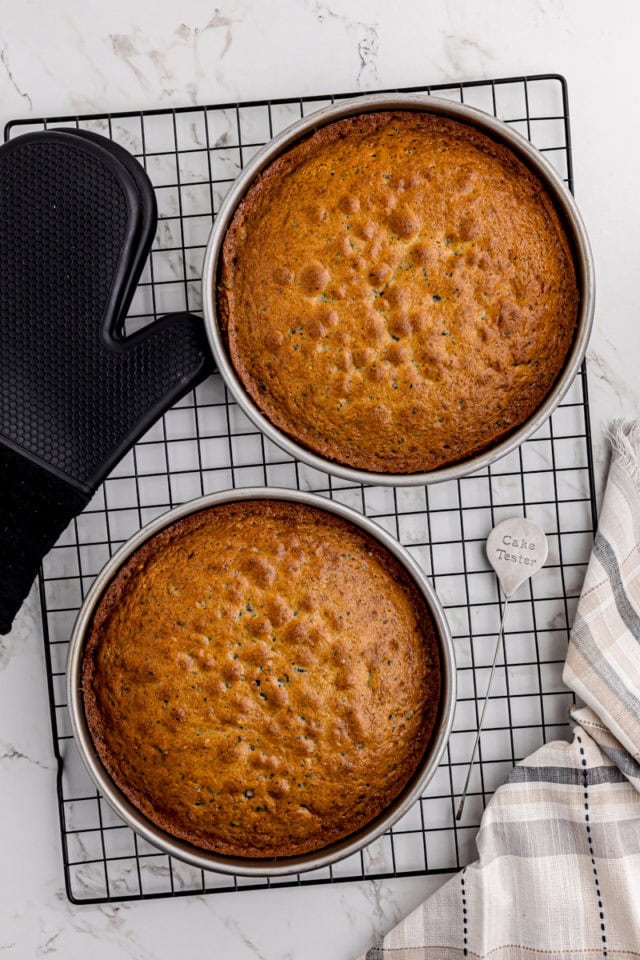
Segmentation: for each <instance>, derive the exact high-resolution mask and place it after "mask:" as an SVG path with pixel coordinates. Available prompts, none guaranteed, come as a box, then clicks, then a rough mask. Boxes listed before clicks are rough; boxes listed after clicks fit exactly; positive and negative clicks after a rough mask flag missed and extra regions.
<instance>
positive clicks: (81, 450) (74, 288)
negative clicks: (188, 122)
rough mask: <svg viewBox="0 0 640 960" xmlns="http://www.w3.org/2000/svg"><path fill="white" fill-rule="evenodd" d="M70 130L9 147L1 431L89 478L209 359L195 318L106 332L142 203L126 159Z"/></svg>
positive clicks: (1, 241)
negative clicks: (136, 203) (126, 336)
mask: <svg viewBox="0 0 640 960" xmlns="http://www.w3.org/2000/svg"><path fill="white" fill-rule="evenodd" d="M68 140H69V142H68V143H65V142H64V139H63V138H62V139H61V138H60V136H59V135H47V134H46V133H43V134H40V135H38V137H36V138H33V137H26V138H24V139H22V140H21V141H20V142H19V143H16V142H14V143H12V144H10V145H9V146H8V147H4V148H2V149H0V197H1V198H2V218H1V219H0V285H1V294H2V295H1V298H0V331H1V333H0V335H1V337H2V348H1V349H0V436H4V438H5V439H8V440H9V441H11V442H12V443H13V444H15V445H17V446H18V447H19V448H20V449H21V450H23V451H24V452H25V454H27V455H28V456H31V457H32V458H34V459H35V460H37V461H39V462H40V463H42V464H45V465H49V466H51V467H54V468H56V469H57V470H58V471H61V472H62V473H63V474H64V475H65V476H67V477H69V478H71V479H72V480H74V481H76V482H79V483H82V484H84V485H86V486H88V487H90V486H94V485H95V484H96V483H97V482H98V481H99V480H100V479H102V476H103V475H104V473H105V472H106V470H107V469H108V468H109V467H110V466H111V465H112V464H113V462H114V460H116V459H118V457H119V455H120V454H121V453H122V452H124V450H125V449H126V447H127V446H128V444H129V443H130V442H133V440H134V439H135V438H136V436H137V435H138V434H139V433H140V431H141V429H143V428H144V426H145V425H146V424H147V423H148V422H150V420H151V419H152V418H153V416H154V415H159V414H160V413H161V412H162V411H163V410H164V409H165V408H166V407H167V406H168V405H169V404H170V403H171V402H172V400H173V399H175V398H176V396H177V395H178V394H179V393H182V392H184V390H186V389H187V387H188V386H190V385H191V384H192V382H193V379H194V377H195V376H196V375H197V373H198V372H199V371H201V370H202V368H203V364H204V359H203V344H202V338H201V333H200V330H199V324H198V322H197V321H196V320H195V319H194V318H191V317H183V316H180V317H176V318H175V319H171V320H168V321H167V320H165V321H162V322H161V323H160V324H159V326H158V327H157V328H156V329H150V330H148V331H146V333H145V335H144V336H142V337H137V338H136V339H135V341H134V342H133V343H132V344H131V345H127V344H126V341H120V342H119V343H116V342H115V341H113V340H112V341H110V340H109V337H108V336H106V335H105V331H106V330H107V329H109V328H110V327H111V326H112V325H113V324H114V322H115V321H116V320H117V319H118V318H115V317H113V316H112V313H113V308H112V304H114V303H115V302H116V300H117V297H116V291H115V290H114V280H115V277H116V271H117V269H118V267H119V265H120V267H122V264H119V261H120V259H121V257H122V251H123V247H124V245H125V243H127V242H128V241H131V240H132V239H133V240H134V242H135V239H136V238H135V229H136V224H137V217H136V210H135V209H133V210H132V209H131V208H130V205H129V202H128V200H127V194H126V192H125V190H124V189H123V185H122V183H121V182H120V180H119V177H120V178H124V177H129V174H128V173H127V172H126V171H125V170H124V168H122V170H117V167H118V166H121V165H117V164H116V163H115V161H114V164H113V168H112V167H110V166H109V165H108V164H107V162H104V161H102V160H101V159H100V158H99V157H98V156H97V155H96V154H95V152H94V151H93V150H92V149H91V145H89V146H86V145H84V144H82V143H79V142H78V138H73V137H71V136H69V138H68ZM105 143H108V141H105ZM125 273H126V269H125ZM119 276H122V275H121V274H120V275H119ZM126 306H127V304H125V307H126Z"/></svg>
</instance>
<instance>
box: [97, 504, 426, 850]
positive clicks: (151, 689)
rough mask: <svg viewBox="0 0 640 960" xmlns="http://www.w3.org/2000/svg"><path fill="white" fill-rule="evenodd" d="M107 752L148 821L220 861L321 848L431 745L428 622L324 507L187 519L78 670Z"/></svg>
mask: <svg viewBox="0 0 640 960" xmlns="http://www.w3.org/2000/svg"><path fill="white" fill-rule="evenodd" d="M83 691H84V707H85V713H86V717H87V722H88V725H89V729H90V731H91V734H92V737H93V739H94V742H95V745H96V748H97V750H98V753H99V756H100V758H101V760H102V762H103V764H104V765H105V767H106V769H107V771H108V772H109V773H110V775H111V776H112V778H113V780H114V781H115V783H116V784H117V785H118V786H119V787H120V789H121V790H122V791H123V792H124V793H125V794H126V796H127V797H128V798H129V799H130V800H131V802H132V803H133V804H134V805H135V806H136V807H138V808H139V809H140V810H141V811H142V813H144V814H145V815H146V816H147V817H148V818H149V819H150V820H152V821H153V822H154V823H156V824H157V825H158V826H160V827H161V828H163V829H164V830H166V831H168V832H169V833H170V834H172V835H173V836H176V837H180V838H182V839H184V840H187V841H190V842H192V843H194V844H195V845H197V846H199V847H201V848H205V849H208V850H214V851H216V852H218V853H223V854H233V855H238V856H247V857H271V856H287V855H294V854H298V853H304V852H307V851H310V850H315V849H318V848H321V847H323V846H325V845H326V844H329V843H331V842H333V841H335V840H337V839H339V838H342V837H344V836H346V835H348V834H350V833H352V832H353V831H355V830H357V829H358V828H360V827H363V826H364V825H365V824H367V823H368V822H369V821H370V820H372V819H373V818H374V817H375V816H376V815H377V814H378V813H379V812H380V811H382V810H383V809H384V808H385V807H386V806H388V805H389V803H390V802H391V801H392V800H393V799H394V798H395V797H396V796H397V795H398V793H399V792H400V791H401V790H402V788H403V787H404V786H405V784H406V783H407V782H408V780H409V779H410V778H411V776H412V774H413V773H414V772H415V769H416V766H417V764H418V763H419V761H420V759H421V757H422V755H423V754H424V751H425V748H426V747H427V745H428V743H429V739H430V737H431V734H432V730H433V726H434V722H435V719H436V715H437V709H438V704H439V698H440V660H439V650H438V642H437V639H436V635H435V632H434V626H433V622H432V618H431V614H430V612H429V609H428V607H427V605H426V603H425V601H424V599H423V598H422V595H421V594H420V593H419V591H418V590H417V588H416V586H415V585H414V583H413V581H412V580H411V579H410V578H409V576H408V574H407V573H406V571H405V570H404V568H403V567H402V566H401V565H400V563H399V562H398V561H397V560H396V559H395V558H394V557H392V556H391V554H389V553H388V552H387V551H386V550H385V549H384V548H383V547H382V546H381V545H380V544H379V543H377V542H376V541H375V540H373V539H372V538H371V537H369V536H368V535H367V534H366V533H364V532H363V531H361V530H360V529H359V528H357V527H355V526H353V525H352V524H349V523H347V522H345V521H343V520H341V519H340V518H338V517H335V516H334V515H331V514H328V513H327V512H326V511H324V510H318V509H314V508H311V507H308V506H303V505H297V504H294V503H290V502H279V501H274V500H269V501H251V502H249V501H246V502H238V503H233V504H227V505H223V506H218V507H213V508H211V509H208V510H205V511H202V512H200V513H197V514H194V515H192V516H190V517H188V518H186V519H184V520H181V521H179V522H177V523H175V524H173V525H172V526H171V527H169V528H167V529H166V530H165V531H163V532H162V533H160V534H158V535H157V536H156V537H154V538H152V539H151V540H150V541H148V542H147V543H146V544H145V545H144V546H142V547H141V548H140V549H139V550H138V551H137V552H136V553H135V554H134V555H133V556H132V557H131V558H130V559H129V561H128V562H127V563H126V565H125V566H124V567H123V569H122V570H121V571H120V572H119V573H118V575H117V576H116V577H115V579H114V580H113V581H112V582H111V584H110V585H109V587H108V588H107V590H106V592H105V594H104V596H103V598H102V600H101V601H100V604H99V606H98V609H97V611H96V614H95V616H94V619H93V623H92V627H91V632H90V636H89V640H88V643H87V648H86V652H85V658H84V662H83Z"/></svg>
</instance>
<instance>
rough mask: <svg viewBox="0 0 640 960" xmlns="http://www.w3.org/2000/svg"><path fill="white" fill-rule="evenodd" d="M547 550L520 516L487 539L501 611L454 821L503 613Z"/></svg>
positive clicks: (486, 700) (540, 536) (537, 530)
mask: <svg viewBox="0 0 640 960" xmlns="http://www.w3.org/2000/svg"><path fill="white" fill-rule="evenodd" d="M548 552H549V547H548V544H547V538H546V537H545V535H544V533H543V531H542V530H541V529H540V527H539V526H537V524H535V523H532V521H531V520H526V519H525V518H524V517H512V518H511V519H509V520H503V521H502V523H499V524H498V525H497V527H494V528H493V530H492V531H491V533H490V534H489V536H488V538H487V557H488V559H489V563H490V564H491V566H492V567H493V569H494V570H495V572H496V574H497V576H498V580H499V582H500V586H501V587H502V592H503V594H504V597H505V601H504V608H503V610H502V620H501V622H500V629H499V631H498V639H497V641H496V648H495V651H494V654H493V663H492V664H491V673H490V674H489V683H488V684H487V693H486V695H485V698H484V704H483V706H482V713H481V714H480V720H479V723H478V732H477V734H476V739H475V743H474V745H473V751H472V753H471V759H470V761H469V769H468V770H467V779H466V780H465V782H464V788H463V790H462V796H461V797H460V803H459V805H458V810H457V813H456V820H459V819H460V817H461V816H462V810H463V808H464V802H465V800H466V798H467V790H468V789H469V780H470V779H471V771H472V770H473V764H474V762H475V758H476V752H477V750H478V744H479V743H480V734H481V733H482V725H483V723H484V715H485V713H486V710H487V704H488V703H489V694H490V693H491V684H492V683H493V675H494V673H495V671H496V663H497V660H498V651H499V650H500V644H501V643H502V638H503V635H504V621H505V617H506V614H507V606H508V604H509V600H510V598H511V597H512V596H513V595H514V593H515V592H516V590H517V589H518V588H519V587H521V586H522V584H523V583H524V582H525V581H526V580H528V579H529V577H532V576H533V575H534V573H537V571H538V570H539V569H540V568H541V567H543V566H544V563H545V560H546V559H547V553H548Z"/></svg>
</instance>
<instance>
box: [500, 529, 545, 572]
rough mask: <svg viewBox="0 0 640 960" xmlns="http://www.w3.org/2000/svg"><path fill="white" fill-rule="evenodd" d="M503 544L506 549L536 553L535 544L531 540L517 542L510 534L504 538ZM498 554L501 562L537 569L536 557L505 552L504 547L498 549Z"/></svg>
mask: <svg viewBox="0 0 640 960" xmlns="http://www.w3.org/2000/svg"><path fill="white" fill-rule="evenodd" d="M502 542H503V544H504V546H505V547H511V548H512V549H513V548H515V549H516V550H529V551H531V552H535V549H536V545H535V543H531V541H530V540H526V539H524V538H523V539H522V540H516V539H514V538H513V537H510V536H509V535H508V534H507V535H506V536H504V537H503V538H502ZM497 553H498V558H499V559H500V560H508V561H509V562H510V563H523V564H524V565H525V566H527V567H535V565H536V564H537V562H538V561H537V559H536V558H535V557H531V556H527V555H526V554H524V553H511V552H510V551H508V550H505V549H504V547H498V548H497Z"/></svg>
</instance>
